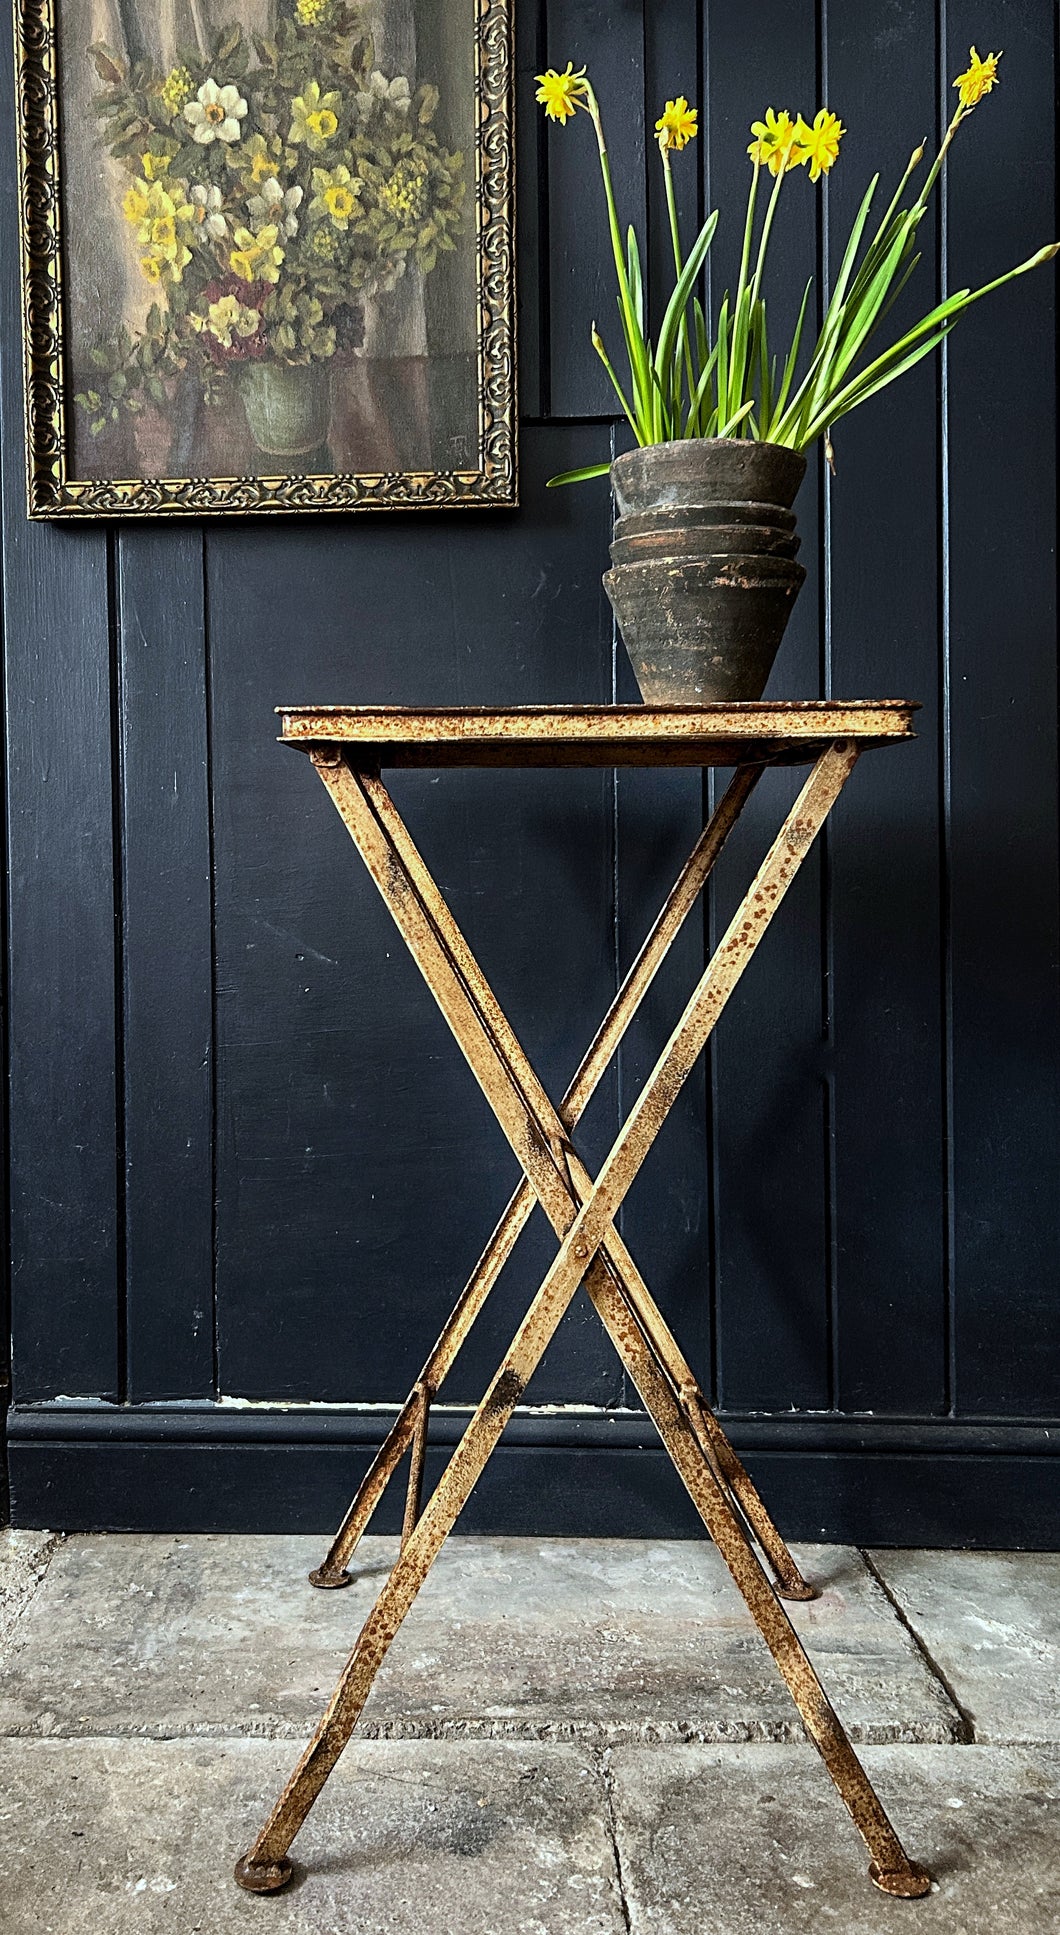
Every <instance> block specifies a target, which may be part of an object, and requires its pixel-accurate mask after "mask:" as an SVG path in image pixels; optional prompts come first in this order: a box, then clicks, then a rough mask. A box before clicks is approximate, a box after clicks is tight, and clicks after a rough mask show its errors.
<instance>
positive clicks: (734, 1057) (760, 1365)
mask: <svg viewBox="0 0 1060 1935" xmlns="http://www.w3.org/2000/svg"><path fill="white" fill-rule="evenodd" d="M705 53H706V75H707V89H708V95H707V121H708V127H709V142H710V147H709V155H708V157H707V164H708V166H709V171H710V175H709V179H710V202H711V205H712V206H716V207H718V208H719V209H721V211H722V222H721V224H719V230H718V236H717V239H716V243H715V246H714V248H713V250H712V255H713V258H714V261H713V279H714V289H715V306H717V304H718V302H719V301H720V296H721V292H722V291H723V290H724V289H725V288H726V287H729V288H734V287H735V281H736V273H737V269H738V266H739V255H740V243H741V238H742V232H743V217H744V208H745V205H746V199H747V190H748V182H749V179H750V169H751V164H750V162H749V160H748V158H747V143H748V141H749V140H750V123H751V121H752V120H755V119H758V118H759V117H760V116H761V114H762V113H763V111H764V110H765V108H766V107H770V106H771V107H776V108H788V109H790V111H791V112H792V113H794V112H795V111H796V109H798V108H802V110H803V111H804V112H805V111H806V109H807V107H808V105H809V104H810V103H812V102H813V101H814V100H815V97H816V92H817V75H816V65H817V62H816V30H815V10H814V7H813V5H812V4H810V0H798V3H797V4H791V0H769V4H766V5H763V6H758V7H755V8H754V9H753V10H750V9H745V8H732V7H729V6H726V5H721V4H714V5H708V7H707V12H706V35H705ZM817 204H818V191H817V190H816V189H815V188H814V187H813V185H812V184H811V183H810V181H809V180H808V179H807V177H806V175H805V174H804V173H803V172H802V171H800V172H799V173H798V174H797V175H795V176H792V178H791V179H790V180H789V181H787V182H786V183H785V187H784V191H783V198H782V201H781V204H780V210H779V214H778V217H777V221H776V225H775V229H774V240H773V243H772V245H771V251H770V270H769V276H768V292H767V300H768V302H769V309H770V322H771V328H772V329H773V330H775V331H776V332H777V341H778V342H783V340H784V333H785V330H787V331H788V332H789V334H790V329H791V327H792V325H793V323H794V316H795V313H797V309H798V304H799V301H800V299H801V295H802V289H803V286H804V284H805V282H806V279H807V277H808V276H809V275H810V274H811V273H812V272H814V271H815V269H816V259H815V246H814V237H815V234H816V220H817V212H818V209H817ZM817 461H818V460H817V458H816V457H815V456H812V457H811V460H810V466H809V471H808V474H807V478H806V482H805V483H804V485H803V487H802V491H801V493H800V496H799V500H798V512H799V530H800V532H801V534H802V551H801V554H800V555H801V558H802V562H803V563H804V564H805V565H806V568H807V572H808V576H807V581H806V584H805V585H804V586H803V589H802V591H801V592H800V594H799V601H798V603H797V605H796V607H795V611H794V614H793V616H792V620H791V623H790V625H789V628H788V632H787V635H786V637H785V640H784V643H783V646H782V647H781V651H780V656H779V658H778V661H777V665H776V669H775V671H774V674H773V678H772V680H771V682H770V686H769V692H770V694H772V695H773V696H776V697H786V696H787V695H788V694H797V695H798V696H799V697H800V698H801V697H805V696H809V695H812V694H816V693H817V692H818V691H819V689H820V663H819V649H820V648H819V641H820V593H821V579H820V571H819V557H818V551H819V519H818V514H817ZM790 797H791V780H790V776H788V775H784V774H777V775H767V776H766V778H765V779H764V781H763V782H762V784H761V786H760V787H759V788H758V790H757V792H756V793H755V795H754V797H753V799H752V800H751V802H750V805H749V806H748V808H747V810H746V812H745V813H744V815H743V818H742V819H741V822H740V825H739V827H738V828H737V830H736V833H735V835H734V837H733V839H732V841H731V842H730V849H729V851H727V853H726V856H725V862H726V864H725V866H724V869H723V871H722V873H721V878H720V882H719V893H718V896H717V914H718V920H719V921H721V920H725V919H727V918H728V913H729V911H730V909H731V907H732V905H733V904H734V902H735V899H736V897H737V895H738V893H739V892H742V890H743V887H744V885H746V882H747V880H748V878H749V877H750V875H751V874H752V873H753V871H754V869H755V868H756V867H757V865H758V863H759V861H760V859H761V857H762V854H763V853H764V850H765V847H766V845H767V844H768V842H769V840H770V839H771V838H772V837H773V834H774V832H775V831H776V828H777V825H778V824H779V820H780V818H781V817H782V814H783V811H784V810H785V806H784V802H785V801H786V800H788V799H790ZM821 976H822V951H821V855H820V849H819V848H818V849H817V850H816V851H815V852H814V853H813V854H812V855H811V856H810V858H809V860H808V861H807V862H806V865H805V866H804V867H803V869H802V871H801V873H800V875H799V878H798V880H797V881H796V883H795V886H794V888H793V890H792V893H791V894H790V896H789V897H788V900H787V901H786V902H785V905H784V908H783V909H782V911H781V914H780V916H779V918H778V920H777V923H776V928H775V929H774V931H773V933H772V934H771V935H770V945H769V947H768V948H763V949H762V952H761V954H760V955H759V956H758V958H757V959H756V960H755V962H754V963H753V965H752V968H751V970H750V972H749V973H748V975H747V976H746V979H745V980H744V981H743V982H742V983H741V985H740V987H739V988H738V990H737V992H736V994H735V996H734V998H733V1000H732V1002H731V1003H730V1005H729V1009H728V1011H727V1012H726V1016H725V1023H724V1027H723V1028H722V1029H721V1030H720V1031H719V1035H718V1040H717V1045H716V1050H715V1057H714V1067H715V1071H716V1074H715V1095H716V1108H717V1120H716V1125H715V1131H714V1136H715V1146H716V1149H717V1162H718V1174H717V1200H718V1227H717V1237H716V1242H717V1271H718V1276H717V1303H718V1325H719V1339H718V1356H719V1375H720V1392H721V1397H722V1401H723V1403H724V1404H725V1405H727V1406H730V1407H732V1408H735V1409H743V1408H749V1409H770V1408H772V1407H773V1406H775V1405H777V1406H784V1405H796V1406H806V1407H809V1408H818V1407H820V1406H827V1405H828V1404H830V1402H831V1396H832V1393H831V1389H830V1376H829V1268H828V1226H827V1203H826V1167H825V1142H824V1138H825V1113H824V1090H823V1084H822V981H821Z"/></svg>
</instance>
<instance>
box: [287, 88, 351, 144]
mask: <svg viewBox="0 0 1060 1935" xmlns="http://www.w3.org/2000/svg"><path fill="white" fill-rule="evenodd" d="M341 106H342V96H341V95H340V94H338V93H336V92H334V91H333V92H331V93H330V94H322V93H321V91H320V82H319V81H310V83H309V85H308V87H307V88H306V90H305V93H304V94H297V95H296V96H295V98H294V100H293V101H292V102H291V127H290V132H289V133H288V136H287V139H288V141H293V142H295V143H296V144H297V143H299V142H302V141H304V142H305V144H306V147H307V148H310V149H311V150H312V152H313V153H314V154H319V153H320V150H321V148H324V147H326V146H327V143H328V142H329V141H330V140H331V139H332V137H333V136H334V135H335V134H337V133H338V127H339V114H338V111H339V109H340V107H341Z"/></svg>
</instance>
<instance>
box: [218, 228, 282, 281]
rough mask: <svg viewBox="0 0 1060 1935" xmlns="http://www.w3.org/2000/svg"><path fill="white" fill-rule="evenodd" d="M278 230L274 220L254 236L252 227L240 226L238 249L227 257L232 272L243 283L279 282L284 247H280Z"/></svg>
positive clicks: (237, 235)
mask: <svg viewBox="0 0 1060 1935" xmlns="http://www.w3.org/2000/svg"><path fill="white" fill-rule="evenodd" d="M279 233H280V231H279V229H278V228H277V227H276V225H275V223H274V222H270V223H269V225H268V227H267V228H260V229H259V230H258V232H257V234H256V235H253V234H252V233H251V231H250V229H249V228H237V230H236V232H235V238H234V239H235V248H234V249H233V250H232V253H231V255H230V256H229V258H228V266H229V268H230V269H231V271H232V274H233V275H237V276H240V277H241V278H242V280H243V281H244V282H279V280H280V267H281V264H282V262H283V250H282V249H281V248H278V247H277V241H278V238H279Z"/></svg>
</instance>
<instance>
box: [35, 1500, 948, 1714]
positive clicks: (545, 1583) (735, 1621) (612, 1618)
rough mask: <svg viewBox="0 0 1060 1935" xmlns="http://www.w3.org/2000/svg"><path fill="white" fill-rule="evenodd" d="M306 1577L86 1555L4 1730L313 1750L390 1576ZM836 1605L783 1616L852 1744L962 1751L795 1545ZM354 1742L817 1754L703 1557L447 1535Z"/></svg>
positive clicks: (124, 1539) (73, 1567)
mask: <svg viewBox="0 0 1060 1935" xmlns="http://www.w3.org/2000/svg"><path fill="white" fill-rule="evenodd" d="M395 1549H396V1548H395V1544H394V1542H393V1541H392V1540H383V1539H366V1540H365V1541H364V1542H363V1543H362V1545H361V1547H360V1548H359V1550H358V1553H357V1555H356V1557H355V1560H354V1564H353V1570H354V1573H355V1583H354V1584H353V1585H352V1586H351V1587H349V1588H348V1589H347V1590H345V1591H342V1592H318V1591H314V1590H313V1589H312V1588H311V1587H310V1586H309V1585H308V1584H307V1582H306V1573H307V1572H308V1570H309V1568H310V1567H311V1566H312V1565H314V1564H317V1563H319V1560H320V1557H321V1547H320V1542H319V1541H318V1540H310V1539H294V1538H283V1539H268V1538H261V1537H255V1538H238V1539H236V1538H228V1537H213V1538H211V1537H194V1538H193V1537H183V1538H182V1537H175V1536H169V1535H159V1536H155V1537H151V1538H144V1537H141V1536H138V1535H132V1534H120V1535H95V1536H92V1537H77V1538H71V1539H70V1540H69V1541H67V1542H66V1544H65V1545H64V1546H63V1547H62V1549H61V1550H60V1551H59V1552H58V1553H57V1554H56V1555H55V1557H54V1558H53V1560H52V1563H51V1567H50V1570H49V1573H48V1578H47V1587H46V1590H45V1591H43V1592H41V1593H39V1594H38V1595H37V1597H36V1598H35V1600H34V1601H33V1602H32V1603H31V1604H30V1606H29V1607H28V1609H27V1610H26V1612H25V1613H24V1614H23V1616H22V1618H21V1619H20V1620H19V1622H18V1625H17V1628H16V1630H15V1635H14V1646H13V1649H12V1651H11V1653H10V1656H9V1661H8V1670H7V1673H6V1674H5V1675H4V1676H3V1682H2V1684H0V1734H4V1733H6V1734H19V1735H27V1734H42V1733H44V1734H46V1733H49V1732H58V1733H63V1734H143V1735H157V1736H162V1737H168V1736H172V1735H217V1736H220V1735H224V1734H229V1733H256V1734H263V1735H280V1736H288V1737H292V1738H294V1737H301V1736H303V1735H304V1734H305V1733H306V1732H307V1731H308V1730H309V1729H310V1728H311V1727H312V1726H313V1725H314V1724H315V1722H316V1720H317V1719H318V1717H319V1715H320V1712H321V1710H322V1708H323V1706H324V1703H325V1701H326V1699H327V1697H328V1695H329V1694H330V1692H331V1689H332V1686H333V1684H334V1681H335V1679H336V1677H337V1675H338V1672H339V1670H340V1668H341V1665H342V1663H343V1661H344V1659H345V1657H346V1655H347V1653H348V1651H349V1648H350V1646H351V1645H352V1643H353V1640H354V1639H355V1637H356V1634H357V1632H358V1630H359V1627H360V1625H361V1622H362V1620H363V1618H364V1616H365V1613H366V1612H367V1610H368V1608H369V1606H370V1604H371V1601H372V1598H373V1596H374V1594H375V1592H376V1591H377V1590H378V1586H379V1583H380V1581H381V1579H382V1578H383V1577H384V1575H385V1571H386V1568H387V1565H388V1563H389V1562H390V1560H391V1559H392V1557H393V1554H394V1552H395ZM799 1557H800V1560H801V1562H802V1563H803V1565H804V1567H805V1570H806V1572H807V1575H808V1576H809V1577H810V1578H811V1579H813V1580H814V1581H815V1582H816V1583H817V1584H819V1585H820V1586H821V1587H822V1596H821V1597H820V1598H819V1599H818V1600H816V1601H814V1602H812V1603H809V1604H806V1605H797V1606H794V1607H792V1608H791V1611H792V1616H793V1619H794V1621H795V1624H796V1625H797V1627H798V1628H799V1631H800V1632H801V1633H802V1635H803V1637H804V1639H805V1641H806V1644H807V1647H808V1649H809V1651H810V1653H811V1655H812V1657H813V1659H814V1661H815V1663H816V1665H817V1666H818V1668H819V1670H820V1673H821V1676H822V1678H823V1680H824V1683H825V1686H826V1687H827V1689H828V1691H829V1693H830V1694H831V1696H832V1697H833V1699H834V1700H835V1704H836V1707H837V1709H838V1711H839V1714H840V1716H841V1718H842V1719H843V1721H844V1723H845V1724H846V1726H847V1727H848V1728H849V1730H850V1732H851V1734H852V1736H853V1738H854V1739H855V1740H884V1741H886V1740H911V1741H915V1740H928V1741H931V1740H934V1741H943V1740H948V1739H952V1738H953V1737H955V1733H956V1730H957V1728H958V1726H959V1716H958V1715H957V1713H956V1711H955V1709H954V1708H953V1707H952V1705H951V1703H950V1702H949V1700H948V1699H947V1697H946V1694H945V1692H944V1691H943V1689H942V1687H941V1686H940V1684H939V1682H938V1680H937V1679H936V1678H935V1677H934V1676H933V1674H932V1673H931V1671H930V1669H929V1667H928V1665H927V1664H926V1662H925V1661H924V1659H923V1657H922V1656H921V1654H920V1652H919V1651H918V1649H917V1647H916V1646H915V1645H914V1643H913V1641H912V1640H911V1638H910V1636H909V1634H908V1633H907V1632H906V1631H905V1630H904V1628H903V1627H902V1625H901V1623H900V1621H899V1620H898V1619H897V1618H896V1617H895V1614H894V1610H893V1608H892V1607H891V1606H890V1604H889V1603H888V1600H887V1598H886V1595H885V1594H884V1593H883V1592H882V1591H881V1590H880V1587H879V1585H878V1584H877V1582H876V1581H875V1580H874V1579H873V1578H872V1576H871V1574H870V1573H869V1571H868V1570H867V1568H866V1567H865V1565H864V1563H863V1561H862V1560H861V1559H860V1557H859V1556H858V1554H857V1553H856V1552H852V1551H850V1550H848V1549H844V1548H840V1547H832V1546H817V1547H813V1546H810V1547H800V1548H799ZM360 1730H361V1732H362V1733H363V1734H366V1735H369V1736H370V1735H372V1734H373V1733H375V1734H384V1735H386V1734H390V1735H394V1736H400V1735H422V1736H448V1737H452V1736H468V1735H502V1734H506V1733H510V1734H514V1735H519V1736H523V1737H527V1738H562V1737H569V1738H574V1739H584V1740H586V1741H596V1742H606V1741H612V1742H614V1741H621V1740H627V1739H629V1740H652V1739H654V1740H674V1739H684V1738H692V1739H702V1740H706V1741H715V1740H746V1739H776V1740H801V1739H802V1737H803V1735H802V1727H801V1722H800V1721H799V1718H798V1714H797V1712H796V1709H795V1707H794V1705H793V1704H792V1702H791V1699H790V1697H789V1695H788V1693H787V1690H786V1688H785V1687H784V1685H783V1683H782V1682H781V1680H780V1678H779V1676H778V1674H777V1672H776V1669H775V1667H774V1665H773V1662H772V1660H771V1658H770V1656H769V1654H768V1652H767V1651H766V1648H765V1646H764V1644H763V1642H762V1640H761V1639H760V1637H759V1635H758V1633H757V1632H756V1630H755V1628H754V1626H753V1624H752V1621H751V1619H750V1616H749V1614H748V1612H747V1610H746V1608H745V1606H744V1604H743V1602H742V1600H741V1599H740V1597H739V1595H738V1594H737V1592H736V1589H735V1587H734V1586H733V1585H732V1583H731V1581H730V1579H729V1576H728V1573H727V1572H726V1570H725V1567H724V1564H723V1562H722V1560H721V1558H720V1556H719V1554H718V1552H717V1551H716V1549H715V1548H714V1546H712V1545H711V1544H709V1543H707V1542H705V1541H704V1542H699V1541H694V1540H689V1541H672V1542H662V1541H652V1540H629V1541H609V1540H591V1539H587V1540H576V1541H572V1540H567V1541H565V1540H561V1539H555V1540H543V1541H538V1540H532V1539H526V1540H519V1539H470V1538H467V1539H463V1538H457V1539H452V1540H450V1542H449V1544H448V1545H447V1546H446V1548H445V1550H444V1551H443V1553H442V1555H441V1558H440V1559H439V1561H438V1563H437V1565H436V1566H435V1568H434V1570H433V1571H432V1573H431V1574H430V1576H429V1578H428V1580H427V1583H426V1585H425V1587H424V1589H423V1591H422V1593H421V1595H420V1597H419V1599H418V1600H417V1602H416V1605H415V1606H414V1608H413V1610H412V1612H411V1614H410V1616H409V1618H408V1619H407V1621H406V1622H405V1625H404V1627H403V1628H402V1630H401V1632H400V1633H399V1635H398V1638H397V1640H396V1642H395V1644H394V1646H393V1648H392V1650H391V1653H390V1655H389V1658H388V1661H387V1663H386V1665H385V1667H384V1669H383V1671H382V1673H381V1674H380V1677H379V1679H378V1681H377V1683H376V1687H375V1689H374V1691H373V1693H372V1696H371V1699H370V1701H369V1704H368V1707H367V1709H366V1711H365V1716H364V1720H363V1722H362V1724H361V1729H360Z"/></svg>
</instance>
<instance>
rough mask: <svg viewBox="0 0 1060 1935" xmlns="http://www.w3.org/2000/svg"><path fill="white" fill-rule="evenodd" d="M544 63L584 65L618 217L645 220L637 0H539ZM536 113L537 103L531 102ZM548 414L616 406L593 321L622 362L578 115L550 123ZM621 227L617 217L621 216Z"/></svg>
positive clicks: (598, 205)
mask: <svg viewBox="0 0 1060 1935" xmlns="http://www.w3.org/2000/svg"><path fill="white" fill-rule="evenodd" d="M545 17H546V19H547V22H548V63H549V66H550V67H558V68H563V67H565V66H566V65H567V62H568V60H573V62H574V65H575V67H585V66H588V65H591V67H592V77H593V82H594V85H595V87H596V91H597V94H598V95H599V97H600V104H601V107H602V108H603V112H604V121H605V125H606V127H607V133H608V142H609V144H610V154H611V171H612V174H613V177H614V183H615V199H616V202H617V205H618V214H619V221H620V222H621V223H622V224H623V225H625V223H627V222H634V223H636V226H637V229H638V232H639V233H641V234H642V233H643V229H644V187H645V176H644V5H643V0H546V5H545ZM536 112H538V113H540V112H541V110H540V109H537V110H536ZM547 139H548V161H547V167H548V249H549V272H548V273H549V281H548V289H549V302H550V328H549V340H550V347H551V369H550V377H549V382H550V394H551V407H552V414H553V416H557V417H583V416H608V417H609V416H613V415H614V412H615V408H616V399H615V393H614V390H613V389H612V387H611V384H610V382H609V381H608V378H607V375H606V373H605V371H604V368H603V365H602V363H601V362H600V359H599V357H598V356H597V354H596V351H595V350H594V348H593V346H592V342H591V340H590V330H591V327H592V324H593V323H594V322H596V323H597V324H598V326H599V329H600V332H601V335H602V336H603V338H604V341H605V342H606V343H607V345H608V348H609V349H610V351H611V360H612V362H613V363H614V365H615V368H616V370H618V371H621V367H622V360H623V358H622V353H621V342H622V333H621V324H620V321H619V315H618V309H617V306H616V297H615V265H614V258H613V255H612V252H611V243H610V239H609V232H608V226H607V219H606V215H605V212H604V200H603V189H602V186H601V183H600V177H599V169H598V164H597V157H596V140H595V136H594V134H593V131H592V128H591V126H590V125H589V122H588V120H587V119H586V117H585V116H584V115H581V114H579V115H578V116H577V117H576V119H575V120H574V121H568V122H567V123H566V124H565V125H564V126H562V127H558V126H552V125H550V126H549V129H548V135H547ZM623 232H624V226H623Z"/></svg>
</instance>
